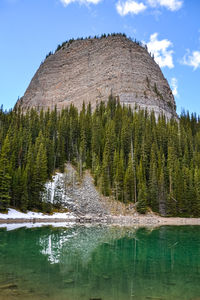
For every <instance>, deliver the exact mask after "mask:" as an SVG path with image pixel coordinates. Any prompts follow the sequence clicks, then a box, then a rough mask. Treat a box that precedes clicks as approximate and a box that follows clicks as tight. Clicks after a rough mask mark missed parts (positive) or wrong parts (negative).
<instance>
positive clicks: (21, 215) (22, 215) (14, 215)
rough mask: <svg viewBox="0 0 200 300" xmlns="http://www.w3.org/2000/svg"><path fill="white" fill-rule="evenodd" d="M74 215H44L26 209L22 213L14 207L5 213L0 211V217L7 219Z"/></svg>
mask: <svg viewBox="0 0 200 300" xmlns="http://www.w3.org/2000/svg"><path fill="white" fill-rule="evenodd" d="M75 218H76V216H75V215H74V214H72V213H69V212H67V213H54V214H52V215H46V214H43V213H38V212H33V211H28V212H27V213H22V212H20V211H17V210H16V209H13V208H9V209H8V213H7V214H2V213H0V219H3V220H7V219H26V220H30V221H33V220H34V219H41V220H42V219H49V220H51V219H67V220H69V219H70V220H71V219H72V220H73V219H75Z"/></svg>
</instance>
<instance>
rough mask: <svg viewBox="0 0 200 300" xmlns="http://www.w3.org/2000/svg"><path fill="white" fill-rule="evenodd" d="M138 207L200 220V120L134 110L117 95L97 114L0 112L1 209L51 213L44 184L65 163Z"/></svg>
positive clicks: (88, 109) (85, 111) (99, 107)
mask: <svg viewBox="0 0 200 300" xmlns="http://www.w3.org/2000/svg"><path fill="white" fill-rule="evenodd" d="M67 161H68V162H71V163H72V164H73V165H74V166H75V167H76V168H77V170H78V172H79V175H80V178H81V176H83V174H84V170H86V169H88V170H90V172H91V174H92V176H93V178H94V182H95V185H96V186H97V187H98V189H99V191H101V193H102V194H103V195H105V196H112V197H114V198H115V199H116V201H122V202H124V203H131V202H132V203H134V205H135V206H136V208H137V211H138V212H140V213H145V212H146V211H147V210H149V209H151V210H152V211H154V212H156V213H159V214H161V215H165V216H181V217H200V118H199V117H197V116H196V115H195V114H192V115H189V113H185V112H183V113H182V114H181V116H180V117H179V119H171V120H166V118H165V116H164V115H162V116H160V117H159V118H158V119H156V117H155V115H154V113H153V112H152V113H148V112H147V111H144V110H138V109H137V110H132V109H131V108H130V107H127V106H122V105H121V104H120V103H119V101H117V100H116V99H115V98H114V97H112V96H110V98H109V100H108V102H107V103H106V104H105V103H103V102H101V103H100V104H98V105H97V107H96V109H95V110H94V111H92V110H91V105H90V104H89V105H88V106H87V107H86V106H85V104H84V103H83V106H82V110H81V111H80V112H78V110H77V108H75V107H74V106H73V105H71V106H70V107H68V108H65V109H63V110H62V111H59V112H58V111H57V109H56V107H55V109H54V110H53V111H50V110H48V111H45V112H44V111H43V110H41V111H40V112H38V111H37V110H34V109H30V110H28V111H27V112H26V113H22V111H21V110H20V108H17V107H15V108H14V109H13V110H12V111H10V112H4V111H3V108H1V110H0V211H4V212H5V211H7V209H8V207H14V208H17V209H19V210H21V211H23V212H25V211H27V210H37V211H43V212H50V211H51V210H52V209H53V207H52V206H53V205H52V204H51V203H47V202H46V201H44V197H43V194H44V193H45V183H46V181H47V180H49V179H51V176H52V175H53V174H54V173H55V170H60V171H61V172H63V171H64V166H65V163H66V162H67Z"/></svg>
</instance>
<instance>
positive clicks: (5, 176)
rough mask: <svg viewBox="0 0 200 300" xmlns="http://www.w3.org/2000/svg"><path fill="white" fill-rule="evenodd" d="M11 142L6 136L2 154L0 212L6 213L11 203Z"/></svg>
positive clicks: (0, 155)
mask: <svg viewBox="0 0 200 300" xmlns="http://www.w3.org/2000/svg"><path fill="white" fill-rule="evenodd" d="M10 151H11V149H10V142H9V139H8V136H6V138H5V140H4V143H3V146H2V150H1V154H0V211H6V210H7V208H8V206H9V203H10V189H11V175H10V173H11V171H10V166H9V160H8V157H9V154H10Z"/></svg>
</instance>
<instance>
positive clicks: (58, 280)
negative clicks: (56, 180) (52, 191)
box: [0, 225, 200, 300]
mask: <svg viewBox="0 0 200 300" xmlns="http://www.w3.org/2000/svg"><path fill="white" fill-rule="evenodd" d="M11 299H16V300H18V299H20V300H25V299H26V300H29V299H31V300H36V299H37V300H45V299H51V300H79V299H81V300H90V299H102V300H131V299H133V300H134V299H137V300H143V299H152V300H156V299H157V300H158V299H168V300H169V299H176V300H179V299H180V300H183V299H187V300H197V299H200V226H162V227H159V228H154V229H153V228H133V227H132V228H125V227H112V226H100V225H99V226H77V225H76V226H69V227H63V228H62V227H60V228H56V227H51V226H46V227H39V228H29V229H28V228H19V229H15V230H6V229H5V228H1V229H0V300H11Z"/></svg>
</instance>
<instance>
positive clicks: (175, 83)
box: [171, 77, 179, 97]
mask: <svg viewBox="0 0 200 300" xmlns="http://www.w3.org/2000/svg"><path fill="white" fill-rule="evenodd" d="M171 87H172V93H173V95H174V96H175V97H178V96H179V94H178V80H177V79H176V78H175V77H173V78H172V79H171Z"/></svg>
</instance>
